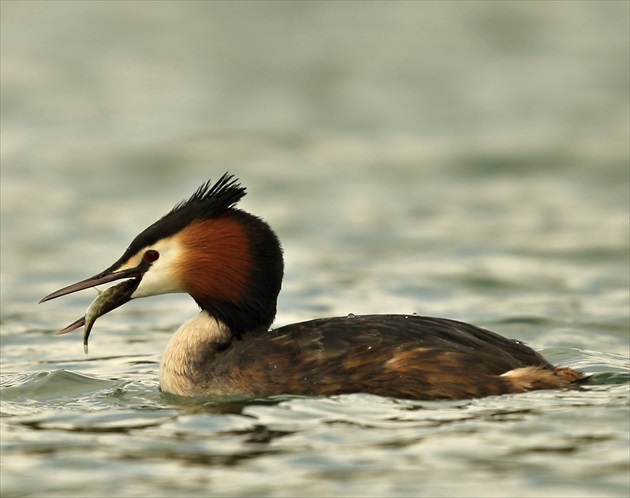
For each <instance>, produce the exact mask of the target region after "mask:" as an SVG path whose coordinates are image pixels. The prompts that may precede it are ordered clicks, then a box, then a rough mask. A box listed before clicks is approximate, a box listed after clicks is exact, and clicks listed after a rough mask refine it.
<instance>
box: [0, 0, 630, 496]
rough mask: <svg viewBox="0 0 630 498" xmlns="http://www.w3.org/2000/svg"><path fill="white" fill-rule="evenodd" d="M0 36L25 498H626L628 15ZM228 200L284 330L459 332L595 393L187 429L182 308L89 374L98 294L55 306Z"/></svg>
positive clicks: (109, 337)
mask: <svg viewBox="0 0 630 498" xmlns="http://www.w3.org/2000/svg"><path fill="white" fill-rule="evenodd" d="M1 22H2V30H1V33H2V135H3V137H2V149H1V153H2V183H1V186H0V188H1V189H2V196H1V198H0V201H1V206H2V226H1V227H2V237H1V240H0V243H1V245H2V258H1V260H0V261H1V264H2V277H1V278H2V292H1V294H0V298H1V299H2V308H1V326H2V344H1V347H2V357H1V362H2V363H1V368H2V373H1V376H0V385H1V386H2V391H1V394H2V408H1V410H2V418H1V420H0V427H1V430H2V438H1V440H2V447H1V450H2V451H1V452H0V458H1V459H2V461H1V465H0V469H1V470H0V472H1V473H2V475H1V482H2V494H3V495H6V496H64V497H65V496H208V495H209V494H212V495H222V496H244V495H257V496H262V495H269V496H368V495H369V496H627V494H628V486H629V482H628V476H627V451H628V431H627V416H628V412H627V410H628V375H629V371H630V359H629V354H628V348H629V346H628V330H629V327H630V319H629V311H628V289H629V287H630V283H629V281H628V280H629V276H628V275H629V264H628V250H629V242H628V240H629V235H628V225H629V221H628V210H629V193H628V135H629V131H628V91H627V89H628V59H629V57H628V4H627V3H624V2H583V3H566V2H552V3H543V4H538V3H528V2H499V3H496V2H490V3H477V2H445V3H438V2H435V3H414V2H401V3H395V4H392V3H377V2H374V3H366V4H361V5H360V6H358V5H356V4H354V3H352V2H349V3H337V2H319V3H313V2H302V3H248V4H247V5H245V4H241V3H228V2H225V3H218V2H186V3H180V2H159V3H147V2H116V3H108V2H99V3H97V2H66V3H60V2H2V16H1ZM226 170H229V171H232V172H233V173H235V174H236V175H237V176H239V177H240V178H241V180H242V182H243V183H244V184H245V185H246V186H247V187H248V196H247V197H246V198H245V199H244V202H243V207H244V208H245V209H247V210H250V211H252V212H254V213H255V214H258V215H260V216H262V217H263V218H265V219H266V220H268V221H269V222H270V223H271V225H272V226H273V227H274V229H275V230H276V231H277V232H278V234H279V236H280V238H281V240H282V242H283V247H284V250H285V258H286V262H287V269H286V277H285V281H284V285H283V291H282V294H281V298H280V305H279V314H278V317H277V320H276V323H277V324H278V325H282V324H286V323H290V322H293V321H297V320H303V319H309V318H313V317H317V316H326V315H347V314H348V313H350V312H352V313H355V314H359V313H390V312H391V313H413V312H417V313H422V314H428V315H437V316H446V317H449V318H455V319H461V320H464V321H467V322H473V323H476V324H478V325H481V326H486V327H488V328H490V329H492V330H496V331H497V332H500V333H502V334H504V335H506V336H508V337H513V338H518V339H521V340H523V341H525V342H527V343H529V344H530V345H531V346H533V347H534V348H536V349H540V350H541V351H542V353H543V354H544V355H545V356H546V357H548V358H549V359H550V360H551V361H553V362H554V363H558V364H564V365H568V366H571V367H574V368H579V369H582V370H584V371H585V372H587V373H589V374H592V379H591V381H590V382H589V384H588V385H587V386H585V387H584V388H582V389H580V390H574V391H563V392H556V391H541V392H535V393H527V394H523V395H517V396H503V397H496V398H485V399H478V400H464V401H458V402H414V401H402V400H395V399H386V398H380V397H377V396H368V395H363V394H355V395H348V396H338V397H330V398H301V397H290V396H287V397H277V398H271V399H254V400H251V399H245V400H243V399H216V398H208V399H202V400H182V399H179V398H176V397H173V396H168V395H165V394H163V393H160V392H159V389H158V380H157V371H158V365H159V360H160V355H161V351H162V350H163V348H164V346H165V345H166V342H167V341H168V338H169V337H170V334H171V333H172V331H174V330H175V329H176V328H177V327H178V325H179V324H180V323H182V322H183V321H184V320H186V319H187V318H188V317H189V316H191V315H192V314H193V313H195V312H196V307H195V305H194V303H192V302H191V301H190V300H189V299H188V298H187V297H185V296H165V297H162V298H154V299H151V300H138V301H137V302H133V303H130V304H128V305H126V306H125V307H123V308H121V309H118V310H116V311H115V312H113V313H111V314H109V315H107V316H105V317H102V318H101V319H99V321H98V323H97V324H96V326H95V330H94V332H93V334H92V336H91V338H90V342H91V344H90V354H89V355H87V356H86V355H84V354H83V350H82V346H81V338H80V333H79V332H77V333H76V334H69V335H68V336H63V337H53V336H52V334H53V332H55V331H56V330H58V329H59V328H60V327H61V326H63V325H65V324H66V323H70V321H72V320H74V319H76V318H77V317H79V316H82V315H83V314H84V312H85V308H86V306H87V305H88V304H89V302H90V301H91V300H92V299H93V298H94V294H93V293H91V292H90V291H84V292H83V293H78V294H76V295H72V296H68V297H67V298H66V299H64V300H62V301H58V302H55V303H46V304H43V305H40V306H37V305H35V303H36V302H37V301H38V300H39V299H40V298H41V297H42V296H44V295H45V294H47V293H49V292H50V291H52V290H54V289H57V288H60V287H62V286H63V285H67V284H69V283H71V282H75V281H78V280H80V279H82V278H85V277H88V276H90V275H93V274H95V273H96V272H98V271H100V270H102V269H104V268H106V267H108V266H109V265H110V264H111V263H112V262H113V261H115V260H116V259H117V258H118V257H119V256H120V254H121V253H122V252H123V250H124V249H125V248H126V247H127V245H128V244H129V242H130V241H131V240H132V238H133V237H134V236H135V235H136V234H137V233H138V232H139V231H140V230H141V229H143V228H144V227H145V226H147V225H148V224H150V223H152V222H153V221H155V220H156V219H157V218H158V217H159V216H161V215H162V214H163V213H165V212H166V211H167V210H168V209H170V208H171V207H172V206H173V205H174V204H175V203H176V202H177V201H179V200H181V199H183V198H185V197H187V196H188V195H189V194H190V192H191V191H192V190H193V189H194V188H196V186H197V185H199V184H200V183H202V182H203V181H205V180H207V179H208V178H213V179H216V178H218V177H219V176H220V175H221V174H222V173H223V172H224V171H226ZM454 475H456V476H457V477H458V478H457V479H453V476H454ZM33 476H36V477H37V478H36V479H34V478H33ZM113 483H115V485H112V484H113ZM488 483H492V486H489V484H488Z"/></svg>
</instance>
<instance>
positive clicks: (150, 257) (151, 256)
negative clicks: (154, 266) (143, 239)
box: [142, 249, 160, 263]
mask: <svg viewBox="0 0 630 498" xmlns="http://www.w3.org/2000/svg"><path fill="white" fill-rule="evenodd" d="M159 257H160V253H159V252H157V251H156V250H154V249H149V250H148V251H147V252H145V253H144V255H143V256H142V259H144V260H145V261H146V262H147V263H153V262H154V261H156V260H157V259H158V258H159Z"/></svg>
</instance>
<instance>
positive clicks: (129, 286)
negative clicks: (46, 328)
mask: <svg viewBox="0 0 630 498" xmlns="http://www.w3.org/2000/svg"><path fill="white" fill-rule="evenodd" d="M138 283H139V280H138V279H135V278H131V279H128V280H125V281H123V282H121V283H119V284H117V285H113V286H111V287H108V288H107V289H105V290H104V291H101V290H99V289H96V287H95V289H96V292H98V296H96V299H94V301H92V302H91V303H90V305H89V306H88V308H87V310H85V315H84V316H83V317H81V318H79V319H78V320H76V321H74V322H72V323H71V324H70V325H68V326H67V327H65V328H63V329H61V330H60V331H59V332H55V334H54V335H56V336H57V335H64V334H67V333H68V332H72V331H73V330H76V329H78V328H80V327H83V326H85V328H84V330H83V352H84V353H85V354H88V339H89V337H90V332H91V331H92V327H93V326H94V323H95V322H96V319H97V318H98V317H100V316H103V315H104V314H105V313H109V312H110V311H112V310H114V309H116V308H118V307H119V306H121V305H123V304H125V303H126V302H127V301H129V299H130V297H131V294H133V291H134V290H136V287H138Z"/></svg>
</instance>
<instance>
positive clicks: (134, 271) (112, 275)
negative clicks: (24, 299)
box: [38, 264, 149, 304]
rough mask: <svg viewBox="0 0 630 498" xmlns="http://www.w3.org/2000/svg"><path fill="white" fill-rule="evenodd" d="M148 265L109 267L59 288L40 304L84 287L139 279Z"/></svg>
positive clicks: (45, 297)
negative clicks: (113, 269) (126, 267)
mask: <svg viewBox="0 0 630 498" xmlns="http://www.w3.org/2000/svg"><path fill="white" fill-rule="evenodd" d="M148 269H149V268H148V266H145V265H144V264H140V265H138V266H136V267H135V268H129V269H126V270H120V271H112V270H111V269H107V270H105V271H104V272H101V273H99V274H98V275H94V276H93V277H90V278H86V279H85V280H81V281H80V282H77V283H76V284H72V285H68V286H67V287H64V288H63V289H59V290H57V291H55V292H52V293H50V294H48V295H47V296H44V297H43V298H42V299H41V300H40V301H39V303H38V304H41V303H44V302H46V301H50V300H51V299H55V298H57V297H61V296H66V295H68V294H72V293H74V292H78V291H80V290H83V289H89V288H90V287H96V286H97V285H103V284H107V283H109V282H114V281H116V280H120V279H123V278H137V279H138V281H139V280H140V279H141V278H142V275H144V273H145V272H146V271H147V270H148Z"/></svg>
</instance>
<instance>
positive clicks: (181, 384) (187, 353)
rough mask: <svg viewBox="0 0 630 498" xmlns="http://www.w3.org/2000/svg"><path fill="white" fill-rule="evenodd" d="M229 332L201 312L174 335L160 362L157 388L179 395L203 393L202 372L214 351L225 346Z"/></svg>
mask: <svg viewBox="0 0 630 498" xmlns="http://www.w3.org/2000/svg"><path fill="white" fill-rule="evenodd" d="M231 340H232V332H231V331H230V329H229V328H228V327H227V326H226V325H225V324H224V323H222V322H221V321H219V320H217V319H216V318H214V317H213V316H211V315H209V314H208V313H207V312H206V311H202V312H201V313H199V314H198V315H197V316H195V317H193V318H191V319H190V320H188V321H187V322H186V323H184V324H182V325H181V326H180V327H179V329H177V332H175V334H173V336H172V337H171V339H170V341H169V342H168V345H167V346H166V350H165V351H164V355H163V356H162V361H161V363H160V388H161V389H162V391H165V392H169V393H172V394H177V395H179V396H194V395H197V394H203V392H197V391H198V390H200V389H201V390H202V391H203V389H202V385H201V384H202V381H203V376H204V375H203V374H204V372H205V371H206V369H207V365H208V363H209V362H211V361H212V359H213V358H214V355H215V354H216V352H217V350H221V349H225V347H226V346H227V345H228V344H229V342H230V341H231Z"/></svg>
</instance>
